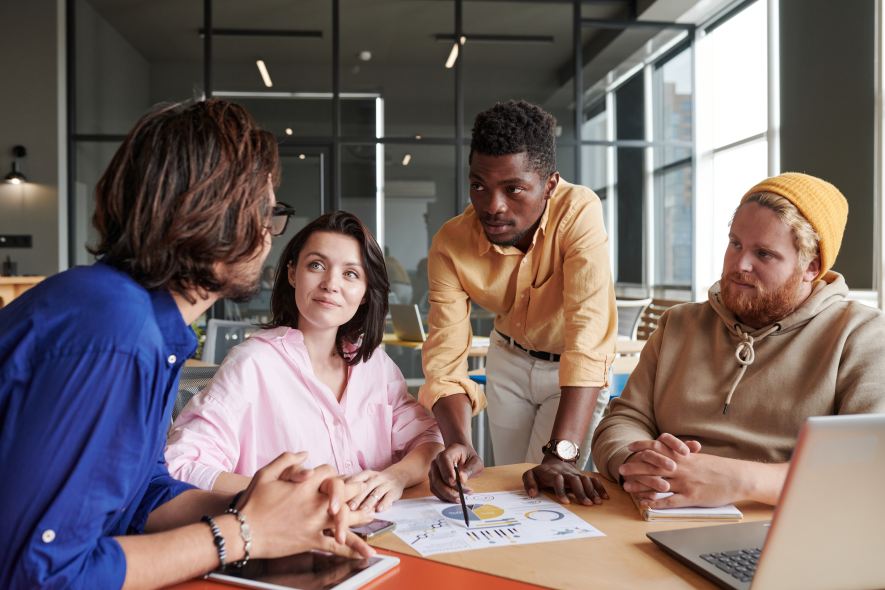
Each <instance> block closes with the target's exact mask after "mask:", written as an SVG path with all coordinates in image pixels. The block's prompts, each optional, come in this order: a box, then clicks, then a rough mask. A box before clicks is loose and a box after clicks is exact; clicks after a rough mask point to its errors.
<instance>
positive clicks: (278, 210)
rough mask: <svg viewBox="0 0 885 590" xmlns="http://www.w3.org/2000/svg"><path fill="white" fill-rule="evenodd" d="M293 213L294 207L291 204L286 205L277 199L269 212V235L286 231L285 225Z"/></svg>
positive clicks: (277, 234) (276, 234)
mask: <svg viewBox="0 0 885 590" xmlns="http://www.w3.org/2000/svg"><path fill="white" fill-rule="evenodd" d="M294 214H295V208H294V207H292V206H291V205H287V204H286V203H283V202H281V201H277V203H276V205H274V206H273V211H272V212H271V214H270V215H271V217H270V228H269V229H270V235H272V236H279V235H282V234H283V233H284V232H285V231H286V226H287V225H289V218H290V217H292V215H294Z"/></svg>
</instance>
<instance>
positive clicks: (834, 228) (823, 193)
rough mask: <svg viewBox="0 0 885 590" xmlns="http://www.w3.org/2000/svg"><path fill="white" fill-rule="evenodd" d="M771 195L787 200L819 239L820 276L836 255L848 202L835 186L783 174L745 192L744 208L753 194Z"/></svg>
mask: <svg viewBox="0 0 885 590" xmlns="http://www.w3.org/2000/svg"><path fill="white" fill-rule="evenodd" d="M759 193H774V194H776V195H780V196H782V197H783V198H785V199H787V200H788V201H790V202H791V203H793V205H795V206H796V208H797V209H798V210H799V213H801V214H802V216H803V217H805V219H807V220H808V223H810V224H811V227H813V228H814V231H816V232H817V235H818V236H819V237H820V241H819V242H818V250H819V251H820V272H819V273H818V275H817V278H820V277H822V276H823V275H824V274H825V273H826V272H827V271H828V270H830V267H832V266H833V263H834V262H835V261H836V256H838V255H839V248H840V246H842V235H843V234H844V233H845V222H846V221H847V220H848V201H847V200H846V199H845V196H844V195H843V194H842V193H841V192H840V191H839V189H837V188H836V187H835V186H833V185H832V184H830V183H829V182H827V181H826V180H821V179H820V178H817V177H816V176H811V175H809V174H802V173H801V172H784V173H783V174H781V175H779V176H773V177H771V178H767V179H765V180H763V181H762V182H760V183H759V184H757V185H756V186H754V187H753V188H751V189H750V190H748V191H747V193H746V194H745V195H744V196H743V198H742V199H741V205H743V204H744V203H745V202H746V201H747V199H749V198H750V197H751V196H752V195H756V194H759Z"/></svg>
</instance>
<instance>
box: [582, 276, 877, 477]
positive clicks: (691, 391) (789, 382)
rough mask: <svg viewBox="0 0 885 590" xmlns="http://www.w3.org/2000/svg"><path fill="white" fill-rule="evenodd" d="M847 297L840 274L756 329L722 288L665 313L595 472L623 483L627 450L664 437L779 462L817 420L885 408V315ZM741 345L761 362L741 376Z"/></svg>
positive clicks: (605, 425)
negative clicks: (811, 419)
mask: <svg viewBox="0 0 885 590" xmlns="http://www.w3.org/2000/svg"><path fill="white" fill-rule="evenodd" d="M847 294H848V287H847V286H846V284H845V279H843V278H842V275H840V274H838V273H835V272H832V271H831V272H829V273H827V274H826V275H825V276H824V277H823V279H822V280H820V281H818V282H817V283H815V285H814V288H813V289H812V292H811V295H810V296H809V297H808V299H806V300H805V302H804V303H803V304H802V305H801V306H800V307H799V308H798V309H796V310H795V311H794V312H793V313H792V314H790V315H789V316H787V317H785V318H783V319H782V320H781V321H779V322H777V323H776V324H774V325H772V326H767V327H764V328H761V329H759V330H754V329H752V328H750V327H748V326H746V325H743V324H741V323H740V322H739V321H738V320H737V318H735V316H734V314H732V313H731V312H730V311H729V310H728V309H727V308H726V307H725V306H724V305H723V304H722V301H721V298H720V295H719V283H716V284H715V285H713V286H712V287H711V288H710V292H709V300H708V301H707V302H705V303H686V304H683V305H678V306H676V307H673V308H671V309H670V310H668V311H667V312H666V313H664V315H663V316H662V317H661V320H660V322H659V324H658V329H657V330H655V332H654V333H653V334H652V335H651V338H649V341H648V344H646V346H645V348H644V349H643V351H642V355H641V357H640V359H639V364H638V365H637V367H636V369H634V371H633V373H632V375H631V376H630V380H629V381H628V382H627V386H626V387H625V389H624V393H623V395H622V396H621V397H620V398H618V399H615V400H613V401H612V403H611V404H610V405H609V408H608V410H607V412H606V416H605V417H604V418H603V420H602V422H600V424H599V427H598V428H597V429H596V432H595V434H594V435H593V444H592V447H591V449H592V452H593V461H594V463H595V465H596V468H597V469H598V470H599V471H600V472H601V473H603V474H604V475H606V476H608V477H610V478H612V479H614V480H615V481H617V480H618V467H620V465H621V463H623V462H624V461H625V460H626V459H627V457H628V456H629V455H630V452H629V451H628V450H627V445H628V444H630V443H631V442H633V441H635V440H640V439H653V438H657V437H658V435H660V434H661V433H663V432H669V433H671V434H674V435H676V436H678V437H679V438H681V439H683V440H686V439H694V440H697V441H699V442H700V443H701V445H702V447H703V448H702V450H701V452H704V453H710V454H713V455H719V456H722V457H731V458H736V459H746V460H751V461H763V462H775V463H780V462H784V461H789V459H790V456H791V455H792V452H793V447H794V446H795V444H796V437H797V436H798V434H799V429H800V427H801V426H802V423H803V422H804V420H805V418H807V417H808V416H819V415H831V414H857V413H867V412H885V314H883V313H881V312H880V311H879V310H877V309H873V308H871V307H867V306H865V305H863V304H860V303H857V302H853V301H848V300H846V295H847ZM742 334H745V335H743V336H742ZM750 337H752V340H753V342H752V346H750V340H751V338H750ZM742 342H743V343H744V344H742ZM750 347H751V348H752V349H753V350H752V353H751V352H750V351H749V350H747V349H748V348H750ZM739 349H743V350H742V352H741V356H742V358H744V359H745V362H746V361H748V360H750V359H749V357H755V360H754V361H753V362H752V364H748V365H747V367H746V372H745V374H744V375H743V376H742V377H741V378H740V379H739V380H738V377H739V373H741V364H740V363H739V362H738V359H737V358H736V356H735V355H736V351H738V350H739ZM736 381H737V387H736V388H735V390H734V394H733V396H732V399H731V404H730V406H729V408H728V412H727V413H723V407H724V405H725V400H726V397H727V396H728V393H729V391H730V389H731V388H732V386H733V385H734V384H735V382H736Z"/></svg>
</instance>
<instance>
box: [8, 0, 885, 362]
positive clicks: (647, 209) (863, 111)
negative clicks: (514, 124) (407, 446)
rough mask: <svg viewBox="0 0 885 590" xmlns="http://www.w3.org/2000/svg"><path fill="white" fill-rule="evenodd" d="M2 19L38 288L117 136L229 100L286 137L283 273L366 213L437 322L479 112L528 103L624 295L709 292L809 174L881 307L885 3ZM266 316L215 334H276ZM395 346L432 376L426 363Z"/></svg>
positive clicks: (637, 1)
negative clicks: (439, 236)
mask: <svg viewBox="0 0 885 590" xmlns="http://www.w3.org/2000/svg"><path fill="white" fill-rule="evenodd" d="M0 21H2V22H3V23H4V33H3V35H2V36H0V56H2V57H0V59H2V63H3V72H4V75H3V92H2V93H0V168H2V171H3V174H4V175H5V174H6V170H7V169H10V171H11V170H12V167H13V165H14V164H15V166H16V169H17V170H19V171H21V173H22V174H24V176H25V177H26V182H23V183H19V184H9V183H0V237H2V236H4V235H10V236H19V235H26V236H30V237H31V241H30V242H29V243H30V246H24V243H25V242H14V243H16V244H19V246H17V247H2V246H3V244H0V255H2V256H3V258H4V259H5V256H6V255H8V256H10V258H11V260H13V261H14V262H15V263H16V267H17V272H18V273H19V274H28V275H39V276H46V275H50V274H53V273H55V272H58V271H59V270H62V269H65V268H68V267H69V266H72V265H76V264H87V263H89V262H90V261H91V260H92V257H91V255H90V254H89V253H88V252H87V250H86V248H85V246H86V244H88V243H92V242H94V240H95V235H94V233H93V230H92V228H91V221H90V219H91V214H92V208H93V198H92V194H93V191H94V188H95V183H96V181H97V179H98V177H99V175H100V174H101V172H102V171H103V170H104V168H105V166H106V165H107V163H108V161H109V159H110V157H111V155H112V154H113V152H114V150H115V149H116V148H117V146H118V144H119V142H120V140H121V139H122V137H123V134H125V133H126V132H127V131H128V129H129V128H130V127H131V126H132V124H133V123H134V121H135V120H136V118H137V117H138V116H139V115H140V114H142V113H143V112H144V111H145V110H146V109H148V108H149V107H150V106H151V105H153V104H155V103H157V102H161V101H171V100H175V101H177V100H182V99H187V98H191V97H201V96H217V97H225V98H228V99H230V100H234V101H237V102H240V103H242V104H244V105H245V106H247V107H248V108H249V110H250V111H251V112H252V113H253V114H254V115H255V116H256V118H257V119H258V120H259V121H260V122H261V123H262V125H263V126H265V127H266V128H267V129H269V130H271V131H273V132H274V133H275V134H276V135H277V137H278V138H279V141H280V146H281V155H282V162H283V184H282V186H281V187H280V189H279V191H277V198H278V199H279V200H281V201H284V202H286V203H288V204H290V205H292V206H293V207H294V208H295V209H296V214H295V215H296V216H295V218H294V220H293V222H292V223H290V224H289V228H288V230H287V232H286V235H284V236H283V237H281V238H278V239H276V240H275V243H274V247H273V248H274V249H273V251H272V253H271V255H270V258H269V259H268V264H275V263H276V260H277V257H278V255H279V252H280V251H281V249H282V247H283V246H284V245H285V243H286V241H287V240H288V238H289V237H291V236H292V235H293V234H294V232H296V231H297V230H298V229H300V227H302V226H303V225H304V224H305V223H306V222H307V221H308V220H310V219H312V218H314V217H316V216H318V215H319V214H321V213H323V212H325V211H329V210H333V209H339V208H341V209H346V210H349V211H352V212H354V213H356V214H358V215H359V216H360V217H361V218H362V219H363V220H364V221H365V222H366V223H367V224H368V226H369V227H370V228H371V229H372V231H373V232H374V233H375V235H376V236H377V238H378V240H379V242H381V243H382V245H383V246H384V248H385V252H386V255H387V259H388V262H389V264H390V266H391V269H392V270H395V273H394V274H395V275H396V276H395V283H394V296H393V298H392V300H393V299H395V300H396V301H397V302H400V303H416V304H419V306H421V307H422V308H426V289H427V279H426V255H427V249H428V246H429V243H430V240H431V238H432V237H433V235H434V233H435V232H436V231H437V230H438V229H439V227H440V226H441V225H442V224H443V223H444V222H445V221H446V220H447V219H449V218H451V217H452V216H454V215H456V214H458V213H459V212H460V211H462V210H463V209H464V207H465V206H466V205H467V203H468V202H469V199H468V192H467V181H466V173H467V155H468V151H469V137H470V128H471V125H472V121H473V117H474V115H475V114H476V113H477V112H479V111H481V110H483V109H485V108H487V107H489V106H490V105H492V104H493V103H494V102H495V101H498V100H506V99H510V98H523V99H527V100H530V101H532V102H535V103H537V104H540V105H541V106H543V107H544V108H545V109H547V110H548V111H550V112H551V113H553V114H554V115H555V116H556V117H557V119H558V122H559V127H558V129H557V141H558V145H557V150H558V165H559V170H560V171H561V173H562V175H563V177H564V178H565V179H567V180H569V181H571V182H578V183H582V184H585V185H587V186H589V187H591V188H593V189H594V190H595V191H596V193H597V194H598V195H599V196H600V198H601V199H602V200H603V203H604V212H605V223H606V227H607V229H608V232H609V236H610V243H611V261H612V269H613V272H614V276H615V280H616V284H617V290H618V296H619V297H623V298H632V299H643V298H659V299H666V300H692V299H703V298H705V296H706V290H707V288H708V287H709V286H710V284H712V282H714V281H715V280H716V279H717V278H718V275H719V271H720V266H721V259H722V254H723V252H724V249H725V245H726V240H725V236H726V234H727V223H728V220H729V218H730V216H731V213H732V211H733V209H734V207H735V205H736V204H737V202H738V200H739V198H740V196H741V194H742V193H741V191H742V190H744V189H746V188H747V187H749V186H751V185H752V184H753V183H754V182H755V181H757V180H759V179H761V178H763V177H765V176H767V175H769V174H775V173H778V172H780V171H784V170H800V171H803V172H808V173H811V174H815V175H818V176H822V177H824V178H827V179H828V180H830V181H832V182H833V183H835V184H836V185H837V186H839V187H840V188H841V189H842V190H843V192H844V193H845V194H846V196H847V197H848V199H849V201H850V206H851V214H850V217H849V221H848V229H847V231H846V236H845V241H844V244H843V249H842V253H841V255H840V257H839V261H838V264H837V265H836V270H838V271H839V272H842V273H843V274H844V275H845V276H846V278H847V280H848V283H849V285H850V286H851V287H852V288H853V289H854V291H853V296H854V297H856V298H859V299H862V300H865V301H867V302H868V303H870V304H872V305H881V300H882V293H883V288H882V284H883V273H882V256H881V253H882V238H881V219H882V215H883V208H882V206H881V195H882V188H881V187H882V176H883V175H882V149H881V143H882V133H881V130H882V92H881V89H882V76H881V71H880V69H877V68H881V67H882V64H883V63H885V60H883V59H882V57H883V55H882V43H881V36H882V0H848V1H836V0H754V1H734V0H590V1H580V0H564V1H556V0H548V1H530V0H509V1H505V0H249V1H243V0H153V1H151V2H143V1H139V0H30V1H29V2H11V1H7V2H3V3H2V4H0ZM17 145H22V146H25V147H26V148H27V155H26V156H25V157H17V156H15V154H14V152H13V146H17ZM10 173H11V172H10ZM394 261H395V264H394ZM268 300H269V292H267V290H266V289H265V290H263V291H262V293H261V294H259V296H257V297H256V298H255V299H254V300H253V301H252V302H249V303H246V304H239V305H234V304H231V303H228V304H220V305H218V306H216V307H215V309H213V311H212V316H213V317H215V318H216V319H220V320H233V321H243V322H255V321H260V320H262V319H265V318H266V317H267V315H268V309H267V306H268ZM475 316H476V317H475V329H476V331H477V333H480V334H483V335H487V334H488V332H489V330H490V329H491V323H492V320H493V318H491V317H490V316H489V314H485V313H483V311H482V310H476V311H475ZM390 352H391V354H392V355H393V356H395V358H396V360H397V362H398V363H399V364H400V366H401V367H402V368H403V370H404V372H405V373H406V375H407V377H419V376H420V362H419V360H418V353H417V352H416V351H415V350H412V349H403V350H400V351H392V350H391V351H390Z"/></svg>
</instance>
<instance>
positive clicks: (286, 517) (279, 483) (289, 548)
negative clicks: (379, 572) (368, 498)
mask: <svg viewBox="0 0 885 590" xmlns="http://www.w3.org/2000/svg"><path fill="white" fill-rule="evenodd" d="M306 458H307V453H305V452H300V453H283V454H282V455H280V456H279V457H277V458H276V459H274V460H273V461H272V462H270V463H269V464H267V465H266V466H265V467H263V468H262V469H260V470H259V471H258V472H257V473H256V474H255V476H254V477H253V478H252V481H251V483H250V484H249V487H248V488H246V490H245V491H244V492H243V495H242V496H241V498H240V500H239V504H238V507H239V509H240V512H241V513H242V514H243V515H244V516H245V517H246V518H247V519H248V521H249V524H250V526H251V528H252V531H253V538H254V541H253V545H252V547H253V549H252V555H253V556H254V557H282V556H285V555H292V554H294V553H300V552H303V551H309V550H311V549H320V550H323V551H327V552H329V553H334V554H336V555H341V556H344V557H370V556H371V555H374V551H373V550H372V548H371V547H369V545H367V544H366V543H365V541H363V540H362V539H360V538H359V537H357V536H356V535H355V534H353V533H352V532H351V531H350V527H352V526H357V525H360V524H365V523H367V522H370V521H371V520H372V518H373V517H374V512H373V511H372V510H351V509H350V507H349V506H348V501H349V500H350V499H352V498H354V497H355V496H357V495H358V494H359V493H361V492H362V491H363V490H364V488H365V487H366V484H365V482H363V481H347V480H345V479H343V478H341V477H339V476H338V474H337V473H336V472H335V470H334V469H333V468H332V467H330V466H329V465H321V466H319V467H315V468H305V467H303V463H304V461H305V459H306Z"/></svg>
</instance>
